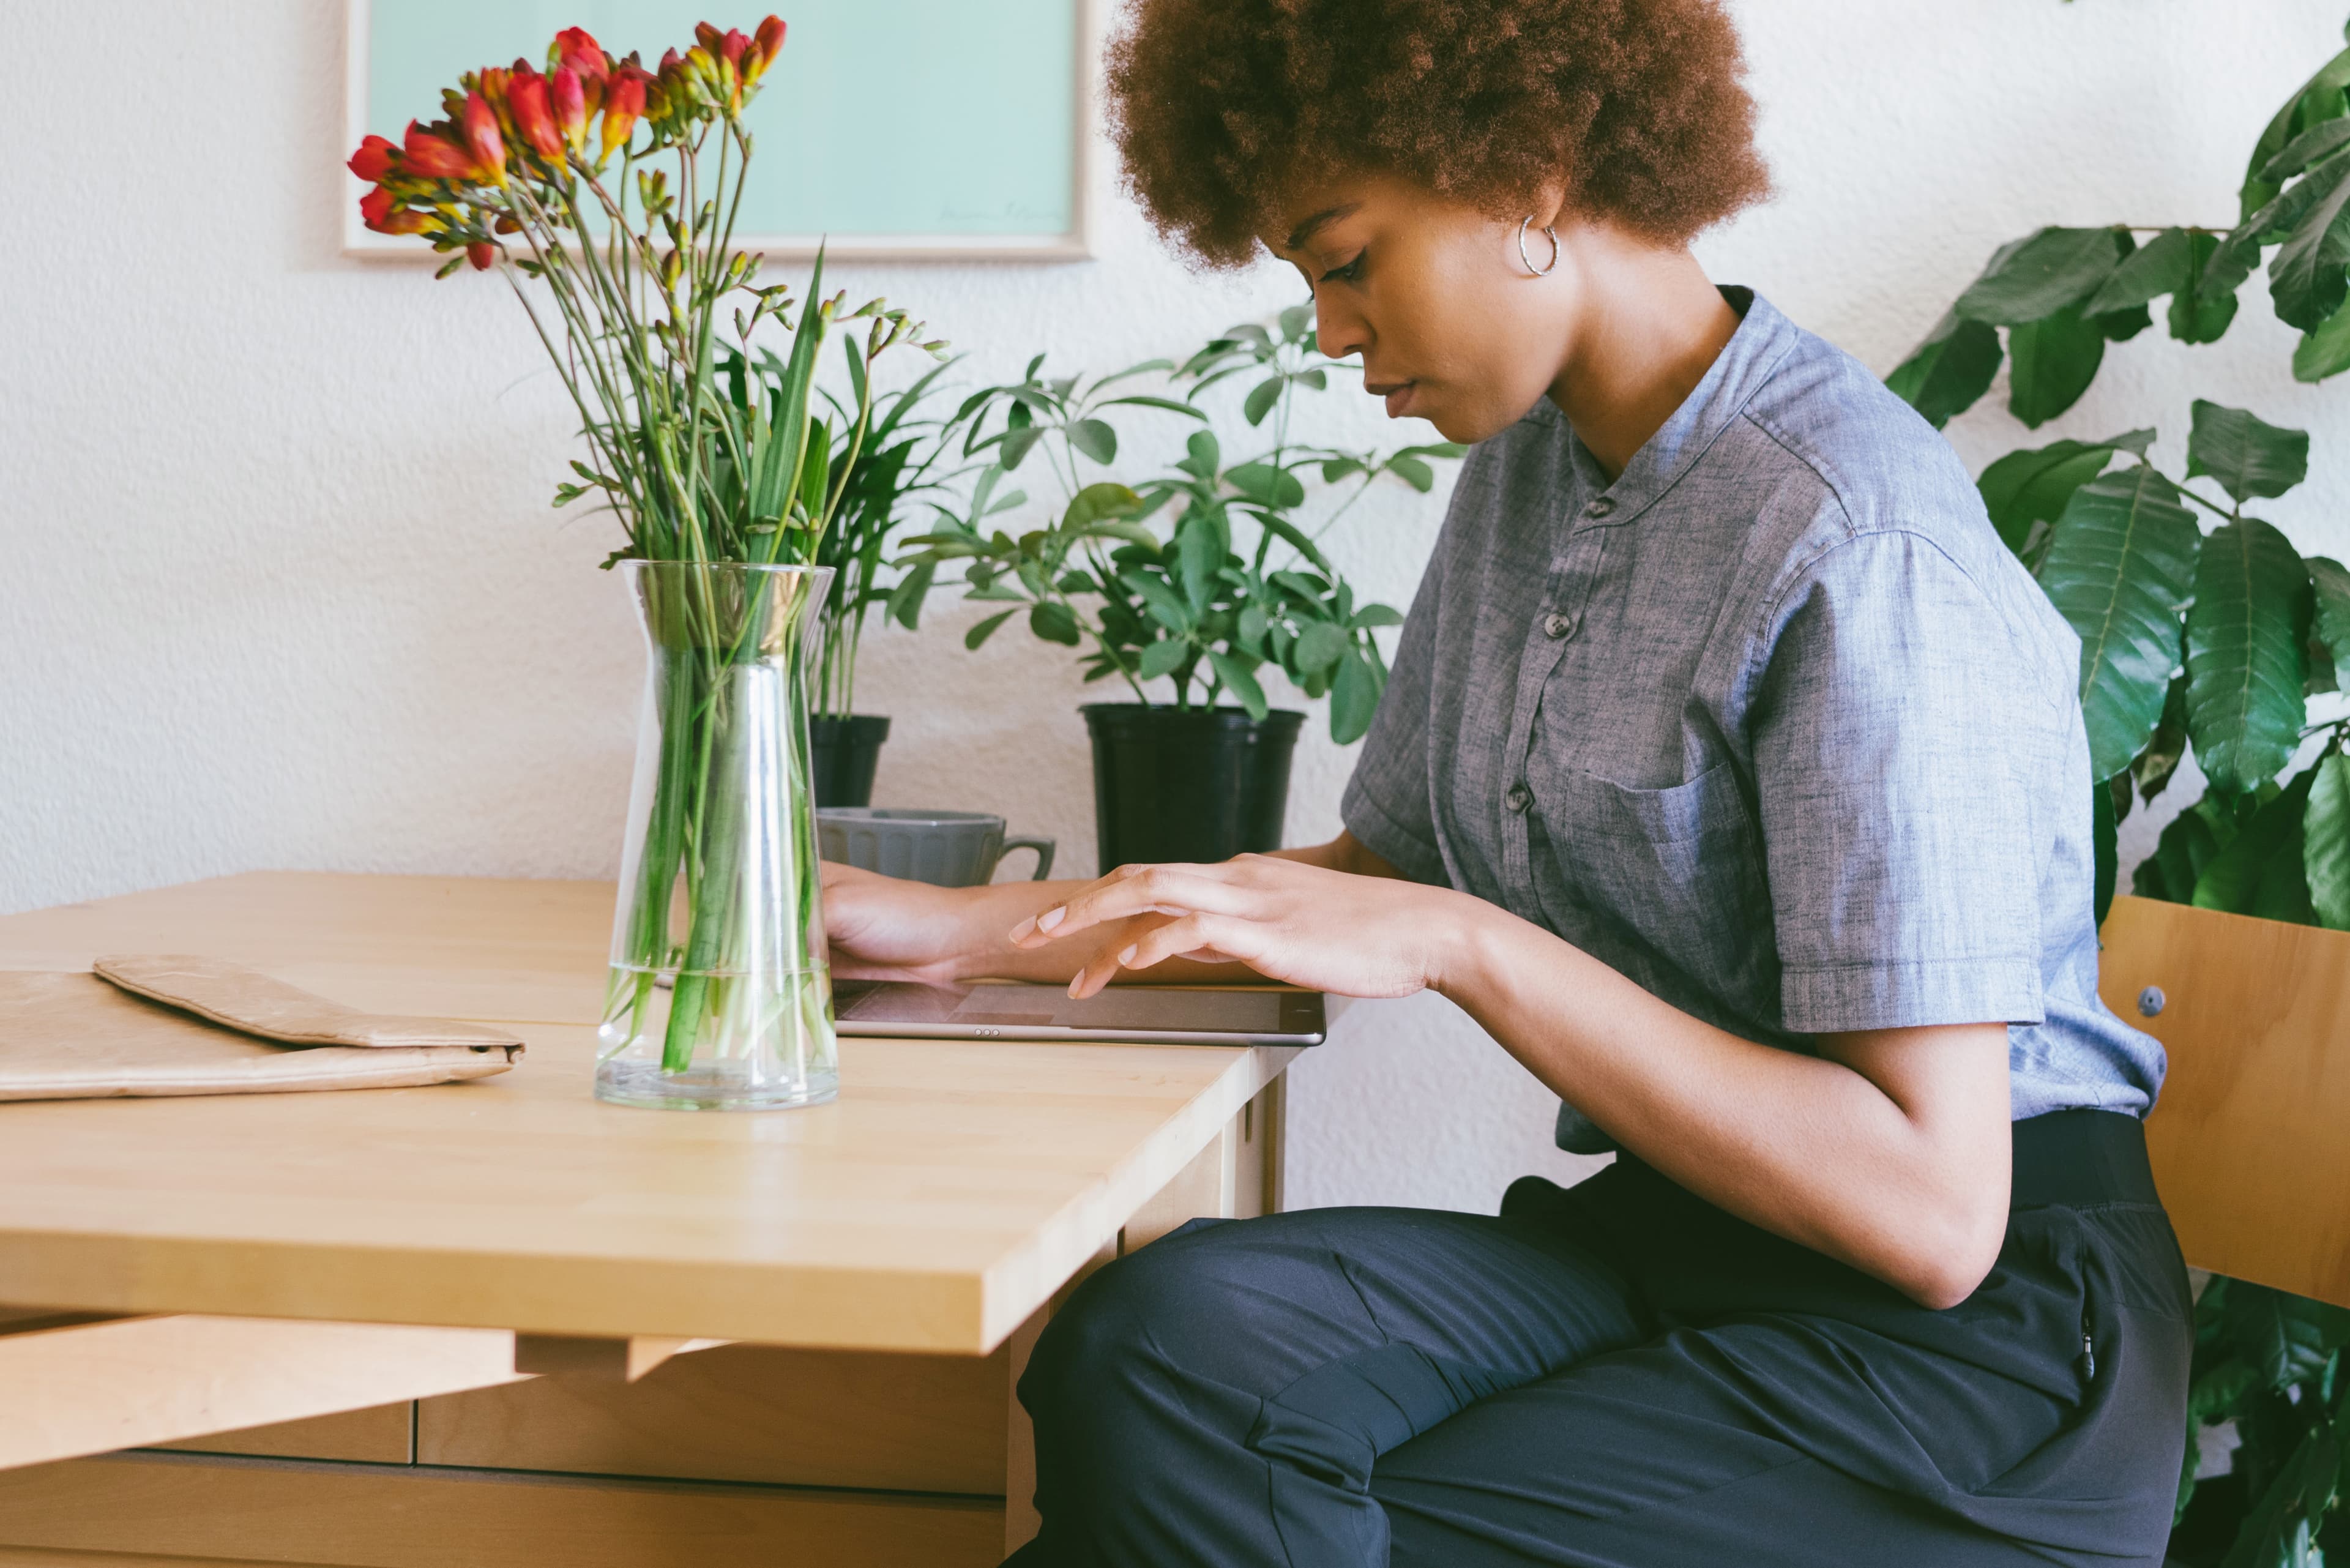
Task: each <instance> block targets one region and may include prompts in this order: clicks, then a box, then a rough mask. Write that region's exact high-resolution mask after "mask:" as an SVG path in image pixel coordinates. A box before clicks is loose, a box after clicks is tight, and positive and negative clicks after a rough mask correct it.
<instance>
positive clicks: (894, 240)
mask: <svg viewBox="0 0 2350 1568" xmlns="http://www.w3.org/2000/svg"><path fill="white" fill-rule="evenodd" d="M383 3H384V4H385V5H389V6H392V7H397V6H400V5H401V4H402V0H383ZM482 3H483V4H484V5H495V4H497V3H499V0H482ZM523 3H526V0H523ZM769 3H771V4H775V5H783V0H769ZM858 3H859V4H860V5H878V4H883V3H887V0H858ZM963 3H964V4H969V5H979V4H982V3H983V0H963ZM1065 3H1066V5H1068V6H1069V9H1070V26H1071V38H1072V45H1073V47H1072V48H1071V55H1072V59H1071V61H1070V67H1071V68H1070V81H1069V90H1070V93H1071V95H1072V99H1071V117H1070V120H1069V145H1068V148H1067V152H1066V156H1067V160H1068V188H1067V207H1066V222H1065V223H1057V224H1053V223H1046V224H1041V225H1040V226H1039V227H1038V228H1036V229H1035V230H1034V231H1031V230H1027V229H1021V230H1017V231H1010V232H1006V231H1001V230H995V231H990V230H984V229H973V230H970V231H960V230H953V229H948V228H943V227H941V228H938V229H934V230H928V231H923V230H912V229H908V230H898V229H891V230H889V231H886V232H883V231H875V232H863V233H860V232H857V231H855V230H845V229H834V230H831V231H829V232H827V233H791V232H747V233H744V234H738V235H736V236H735V239H734V242H733V244H734V248H736V249H738V250H744V251H753V252H760V253H764V254H765V255H767V256H768V257H770V258H771V259H773V260H776V261H785V262H790V261H805V260H806V259H808V258H810V257H812V256H814V255H815V254H816V247H817V244H819V242H821V243H822V244H824V247H825V254H826V255H827V257H828V258H830V259H833V260H849V261H921V260H937V261H980V260H1006V261H1054V262H1057V261H1081V260H1086V259H1088V258H1090V257H1091V256H1092V255H1093V254H1094V233H1093V231H1094V219H1095V213H1094V207H1095V202H1094V200H1093V183H1094V175H1095V160H1096V157H1097V152H1096V147H1095V142H1096V130H1097V119H1096V111H1097V101H1096V94H1095V91H1094V64H1095V55H1096V51H1097V49H1098V47H1099V43H1100V36H1101V35H1100V17H1099V15H1098V13H1099V8H1100V4H1101V0H1065ZM784 8H785V9H788V6H785V7H784ZM788 19H789V18H788V17H786V20H788ZM375 20H376V0H344V20H343V122H342V123H343V145H342V151H341V156H343V157H348V154H349V151H350V150H351V149H353V148H356V147H357V146H358V145H359V142H360V140H362V139H363V138H365V137H366V136H367V135H368V134H369V131H370V130H376V131H378V132H380V134H384V135H390V136H393V137H394V138H395V139H397V131H398V127H397V126H396V125H392V124H391V123H390V120H389V119H387V120H386V122H385V123H384V124H383V125H372V124H370V120H371V119H372V118H373V117H372V115H371V112H370V106H369V101H368V99H369V70H370V54H371V47H372V40H373V38H374V36H375ZM746 26H747V24H746ZM613 41H618V40H613ZM785 56H786V57H789V48H788V46H787V47H786V50H785ZM450 80H451V82H452V83H453V82H454V80H455V73H454V71H453V70H452V73H451V76H450ZM772 82H773V78H771V84H770V85H772ZM413 113H414V115H415V117H416V118H420V119H423V118H437V110H436V109H435V107H434V106H433V105H431V104H426V103H419V104H417V105H415V106H413ZM402 122H403V123H404V117H403V121H402ZM338 161H339V159H338ZM365 190H366V187H365V186H364V185H363V184H361V183H360V182H359V181H358V180H357V179H356V178H355V177H352V176H350V175H348V174H344V175H342V176H340V177H339V179H338V196H339V198H340V199H341V201H342V203H343V208H342V254H344V255H345V256H347V257H349V258H352V259H354V260H360V261H368V262H404V263H410V264H414V263H418V262H424V263H432V264H436V265H437V264H438V263H439V262H440V261H442V260H444V259H445V257H444V256H442V255H440V254H437V253H435V252H434V251H433V250H432V248H431V246H430V245H429V244H426V243H425V242H424V241H422V240H421V239H418V238H416V237H413V236H408V235H391V234H375V233H372V232H370V231H369V229H368V228H367V227H366V226H365V224H364V223H361V222H360V219H359V197H360V196H361V195H362V194H364V193H365Z"/></svg>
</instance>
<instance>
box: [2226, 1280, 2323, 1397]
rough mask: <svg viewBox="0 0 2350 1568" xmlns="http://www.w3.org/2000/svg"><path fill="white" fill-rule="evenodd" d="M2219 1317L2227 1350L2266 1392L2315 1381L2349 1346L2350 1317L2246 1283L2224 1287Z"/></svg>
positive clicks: (2230, 1284)
mask: <svg viewBox="0 0 2350 1568" xmlns="http://www.w3.org/2000/svg"><path fill="white" fill-rule="evenodd" d="M2222 1314H2223V1329H2224V1332H2225V1333H2226V1334H2227V1338H2228V1343H2229V1345H2231V1346H2233V1347H2234V1349H2235V1352H2236V1354H2237V1355H2241V1356H2242V1357H2243V1358H2244V1360H2245V1361H2247V1362H2248V1363H2250V1364H2251V1368H2252V1371H2253V1374H2254V1376H2256V1377H2258V1378H2259V1379H2260V1380H2261V1382H2262V1386H2266V1387H2270V1388H2283V1387H2285V1386H2289V1385H2291V1384H2294V1383H2301V1382H2305V1381H2307V1380H2308V1379H2310V1378H2312V1377H2314V1376H2317V1375H2318V1374H2319V1373H2320V1372H2323V1371H2324V1369H2325V1360H2326V1357H2328V1356H2330V1355H2333V1354H2334V1352H2335V1351H2336V1350H2339V1349H2341V1348H2342V1346H2344V1345H2350V1311H2345V1310H2344V1309H2343V1308H2341V1307H2338V1306H2330V1305H2328V1304H2326V1303H2324V1302H2317V1301H2312V1300H2310V1299H2309V1298H2307V1297H2306V1296H2296V1295H2289V1294H2287V1293H2285V1292H2283V1291H2277V1290H2271V1289H2270V1288H2269V1287H2268V1286H2266V1285H2256V1284H2253V1283H2251V1282H2249V1281H2246V1280H2230V1282H2228V1300H2227V1302H2226V1303H2225V1305H2224V1306H2223V1308H2222Z"/></svg>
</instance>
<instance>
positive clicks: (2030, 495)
mask: <svg viewBox="0 0 2350 1568" xmlns="http://www.w3.org/2000/svg"><path fill="white" fill-rule="evenodd" d="M2153 441H2154V432H2153V431H2130V432H2129V433H2128V434H2127V435H2119V436H2116V437H2114V438H2113V439H2112V440H2110V441H2055V442H2054V443H2052V444H2050V445H2048V446H2043V447H2035V448H2031V449H2028V450H2026V451H2023V452H2009V453H2008V454H2007V455H2006V456H2005V457H2002V458H2001V459H2000V460H1999V461H1998V462H1994V463H1992V464H1991V466H1990V467H1989V468H1986V469H1984V470H1983V471H1982V477H1981V478H1980V479H1978V480H1976V481H1975V488H1976V489H1978V490H1980V491H1981V492H1982V498H1983V507H1984V509H1985V510H1986V511H1988V512H1989V513H1990V514H1991V526H1992V527H1994V528H1996V529H1998V530H1999V536H2000V537H2001V538H2002V539H2003V540H2005V541H2006V542H2007V547H2008V548H2009V549H2011V550H2012V551H2014V552H2015V553H2016V554H2018V555H2022V553H2023V547H2024V545H2025V543H2026V542H2027V541H2028V540H2029V538H2030V537H2031V534H2032V525H2033V524H2035V523H2048V524H2054V522H2055V521H2056V519H2057V518H2058V517H2059V516H2060V515H2062V514H2063V513H2064V505H2065V503H2067V502H2069V501H2071V500H2072V499H2073V492H2074V491H2075V490H2078V489H2080V488H2081V486H2082V485H2084V484H2085V483H2088V482H2089V481H2090V480H2092V479H2095V478H2096V477H2097V476H2098V475H2099V474H2101V473H2103V472H2105V471H2106V465H2107V464H2108V463H2110V462H2113V460H2114V457H2115V455H2116V453H2118V452H2135V453H2137V455H2138V456H2139V457H2141V458H2143V457H2144V456H2145V455H2146V449H2147V446H2149V445H2151V444H2152V442H2153Z"/></svg>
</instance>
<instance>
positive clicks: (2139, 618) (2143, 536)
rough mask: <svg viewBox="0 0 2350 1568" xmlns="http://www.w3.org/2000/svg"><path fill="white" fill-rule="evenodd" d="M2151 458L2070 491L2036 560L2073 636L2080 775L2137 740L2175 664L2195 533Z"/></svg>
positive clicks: (2142, 742)
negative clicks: (2083, 764)
mask: <svg viewBox="0 0 2350 1568" xmlns="http://www.w3.org/2000/svg"><path fill="white" fill-rule="evenodd" d="M2201 543H2202V536H2201V535H2200V534H2199V532H2198V531H2197V529H2196V526H2195V519H2194V517H2193V515H2192V514H2189V512H2188V510H2187V508H2186V507H2185V506H2183V505H2181V504H2179V502H2178V491H2177V489H2176V488H2175V487H2174V486H2173V485H2172V484H2171V483H2170V482H2169V481H2168V480H2167V479H2165V478H2163V477H2162V475H2161V474H2159V473H2158V472H2155V471H2154V470H2153V469H2152V468H2151V467H2146V466H2141V467H2138V468H2134V469H2130V470H2127V471H2126V472H2121V473H2114V474H2107V475H2106V476H2105V477H2103V478H2100V479H2094V480H2091V481H2089V482H2088V483H2085V484H2083V485H2082V486H2081V487H2080V488H2079V489H2077V490H2075V491H2074V493H2073V498H2072V499H2071V500H2070V501H2069V502H2067V503H2066V504H2065V506H2064V512H2063V514H2061V515H2059V516H2058V518H2057V519H2056V526H2055V529H2054V533H2053V534H2052V535H2050V538H2049V542H2048V550H2047V553H2046V554H2045V555H2043V556H2042V557H2041V561H2040V571H2039V577H2040V586H2041V587H2042V588H2043V590H2044V591H2045V592H2046V593H2047V595H2048V597H2049V600H2050V601H2051V602H2052V603H2054V605H2055V607H2056V608H2057V611H2058V613H2060V614H2061V615H2063V616H2064V619H2065V622H2066V624H2068V625H2070V626H2071V627H2072V628H2073V630H2074V632H2075V633H2077V634H2078V635H2079V637H2080V639H2081V715H2082V719H2083V721H2084V722H2085V723H2086V725H2087V726H2088V732H2089V757H2090V764H2091V766H2090V774H2091V776H2092V777H2093V778H2098V779H2106V778H2111V777H2112V776H2113V775H2114V774H2116V773H2118V772H2120V771H2121V770H2122V769H2123V768H2125V767H2127V766H2128V765H2129V763H2130V759H2131V758H2133V757H2135V756H2137V754H2138V753H2139V752H2140V751H2141V750H2143V749H2144V748H2145V746H2146V742H2147V737H2148V736H2150V735H2151V734H2153V732H2154V726H2155V722H2156V721H2157V720H2158V718H2159V717H2160V716H2161V713H2162V700H2163V694H2164V691H2166V689H2167V688H2168V686H2169V684H2170V675H2171V671H2172V670H2175V669H2176V668H2178V615H2179V611H2180V610H2181V609H2182V608H2184V607H2186V604H2187V601H2188V598H2189V590H2190V588H2191V586H2192V584H2193V582H2194V576H2195V557H2196V553H2197V550H2198V548H2199V545H2201Z"/></svg>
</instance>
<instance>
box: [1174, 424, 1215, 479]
mask: <svg viewBox="0 0 2350 1568" xmlns="http://www.w3.org/2000/svg"><path fill="white" fill-rule="evenodd" d="M1183 450H1184V452H1186V453H1187V454H1188V455H1186V456H1185V458H1184V459H1183V461H1182V462H1179V463H1177V464H1176V465H1175V466H1176V467H1178V468H1180V469H1181V470H1182V471H1183V472H1186V473H1189V474H1191V475H1192V476H1194V477H1195V478H1199V479H1213V478H1215V477H1216V471H1217V469H1219V468H1220V467H1222V464H1223V461H1224V453H1223V449H1222V447H1220V446H1218V445H1217V444H1216V438H1215V437H1214V435H1212V434H1211V433H1210V432H1209V431H1192V432H1191V440H1190V441H1186V442H1184V443H1183Z"/></svg>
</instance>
